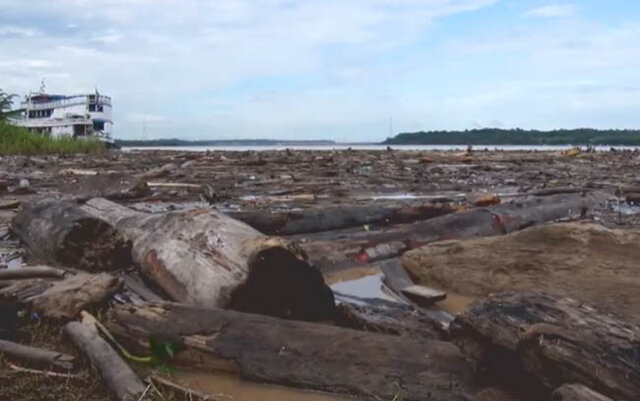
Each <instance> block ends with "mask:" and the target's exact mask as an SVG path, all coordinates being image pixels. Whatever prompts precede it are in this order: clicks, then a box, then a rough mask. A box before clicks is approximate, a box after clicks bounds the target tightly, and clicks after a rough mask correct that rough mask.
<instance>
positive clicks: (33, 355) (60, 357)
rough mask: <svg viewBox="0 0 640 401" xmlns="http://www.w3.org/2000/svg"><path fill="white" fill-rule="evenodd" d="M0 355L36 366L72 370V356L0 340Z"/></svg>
mask: <svg viewBox="0 0 640 401" xmlns="http://www.w3.org/2000/svg"><path fill="white" fill-rule="evenodd" d="M0 354H5V355H8V356H12V357H14V358H17V359H20V360H25V361H29V362H31V363H35V364H37V365H38V366H42V367H46V368H49V367H51V366H55V367H57V368H58V369H65V370H70V369H73V360H74V359H75V358H74V357H73V356H71V355H68V354H64V353H62V352H56V351H50V350H47V349H42V348H36V347H29V346H27V345H22V344H17V343H13V342H10V341H4V340H0Z"/></svg>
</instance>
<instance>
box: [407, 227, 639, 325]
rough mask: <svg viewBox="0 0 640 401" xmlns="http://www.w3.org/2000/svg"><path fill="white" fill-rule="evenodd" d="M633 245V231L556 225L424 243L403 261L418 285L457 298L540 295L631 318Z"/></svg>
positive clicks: (635, 308)
mask: <svg viewBox="0 0 640 401" xmlns="http://www.w3.org/2000/svg"><path fill="white" fill-rule="evenodd" d="M639 243H640V230H632V229H608V228H605V227H603V226H600V225H597V224H580V223H563V224H559V223H557V224H547V225H540V226H537V227H532V228H529V229H526V230H523V231H519V232H516V233H512V234H507V235H504V236H498V237H489V238H477V239H468V240H464V241H446V242H440V243H435V244H431V245H428V246H425V247H423V248H420V249H416V250H413V251H410V252H407V253H406V254H404V255H403V258H402V262H403V264H404V266H405V267H406V268H407V270H408V271H409V273H410V274H411V276H413V277H414V278H415V279H416V281H417V283H419V284H422V285H427V286H429V285H432V286H436V287H438V288H443V289H445V290H446V291H450V292H453V293H457V294H461V295H466V296H472V297H484V296H487V295H489V294H491V293H493V292H499V291H506V290H509V291H532V290H536V291H544V292H547V293H553V294H559V295H562V296H567V297H571V298H574V299H577V300H578V301H582V302H586V303H589V304H592V305H596V306H598V307H599V308H600V310H604V311H606V312H612V313H617V314H621V315H623V316H626V317H629V318H636V317H637V316H638V314H639V313H640V293H639V292H638V288H640V276H639V275H638V260H640V248H639V247H638V244H639Z"/></svg>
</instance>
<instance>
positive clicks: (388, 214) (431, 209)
mask: <svg viewBox="0 0 640 401" xmlns="http://www.w3.org/2000/svg"><path fill="white" fill-rule="evenodd" d="M453 211H454V209H453V208H450V207H445V206H439V205H436V204H433V205H429V204H425V205H346V206H333V207H325V208H314V209H304V210H300V211H289V212H269V211H242V212H227V214H228V215H230V216H231V217H233V218H235V219H238V220H240V221H244V222H245V223H247V224H249V225H250V226H252V227H253V228H255V229H257V230H258V231H260V232H262V233H265V234H268V235H294V234H304V233H315V232H321V231H329V230H337V229H341V228H346V227H353V226H362V225H365V224H379V225H388V224H401V223H412V222H414V221H419V220H427V219H430V218H433V217H437V216H442V215H444V214H448V213H452V212H453Z"/></svg>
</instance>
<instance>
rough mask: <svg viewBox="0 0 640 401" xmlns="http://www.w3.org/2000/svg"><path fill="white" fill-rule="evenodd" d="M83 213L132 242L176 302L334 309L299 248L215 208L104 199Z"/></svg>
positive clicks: (317, 314)
mask: <svg viewBox="0 0 640 401" xmlns="http://www.w3.org/2000/svg"><path fill="white" fill-rule="evenodd" d="M82 210H83V211H84V212H85V213H87V214H89V215H92V216H94V217H95V218H101V219H104V220H105V221H106V222H109V223H110V224H112V225H114V226H115V227H117V229H118V230H119V231H120V232H122V233H123V234H124V235H125V236H126V237H127V238H128V239H130V240H131V243H132V253H133V260H134V262H135V263H136V264H137V265H138V266H139V267H140V269H141V271H142V273H143V274H144V275H146V276H147V277H148V278H149V279H150V280H151V281H153V282H154V283H155V284H157V285H158V286H159V287H160V288H161V289H162V290H164V291H165V292H166V294H167V295H168V296H169V297H170V298H171V299H172V300H175V301H180V302H186V303H191V304H196V305H202V306H211V307H214V306H215V307H222V308H232V309H237V310H242V311H247V312H255V313H263V314H268V315H274V316H281V317H291V318H298V319H309V320H313V319H322V318H327V317H331V316H332V315H333V313H334V311H335V306H334V301H333V294H332V293H331V290H330V289H329V287H327V286H326V285H325V283H324V280H323V278H322V275H321V274H320V273H319V272H318V271H317V270H316V269H315V268H314V267H312V266H310V265H309V264H307V263H306V261H305V260H304V257H303V254H302V252H300V250H299V249H297V248H296V247H295V246H293V245H291V244H290V243H288V242H286V241H284V240H282V239H279V238H273V237H267V236H265V235H263V234H261V233H260V232H258V231H256V230H255V229H253V228H251V227H250V226H248V225H247V224H245V223H242V222H240V221H238V220H235V219H233V218H231V217H229V216H226V215H224V214H222V213H219V212H217V211H215V210H212V209H209V208H205V209H194V210H183V211H175V212H169V213H162V214H146V213H141V212H136V211H133V210H131V209H129V208H126V207H123V206H120V205H118V204H116V203H113V202H110V201H107V200H105V199H99V198H97V199H92V200H90V201H88V202H87V203H86V204H85V205H83V206H82Z"/></svg>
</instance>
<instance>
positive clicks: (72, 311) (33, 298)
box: [0, 273, 122, 319]
mask: <svg viewBox="0 0 640 401" xmlns="http://www.w3.org/2000/svg"><path fill="white" fill-rule="evenodd" d="M121 284H122V282H121V281H120V280H119V279H117V278H116V277H113V276H112V275H110V274H108V273H100V274H88V273H79V274H76V275H70V276H67V277H65V278H64V279H63V280H54V279H27V280H17V281H16V282H14V283H13V284H12V285H10V286H8V287H5V288H3V289H0V299H4V300H8V301H11V302H15V303H19V304H23V305H26V306H30V307H31V308H32V309H33V310H34V311H35V312H38V313H39V314H40V315H41V316H43V317H47V318H53V319H72V318H74V317H75V316H76V315H77V314H78V313H79V312H80V311H81V310H82V309H86V308H91V307H95V306H98V305H100V304H102V303H104V302H105V301H106V300H107V299H108V298H109V297H110V296H111V295H113V294H114V293H115V292H116V291H118V289H119V288H120V286H121Z"/></svg>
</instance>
